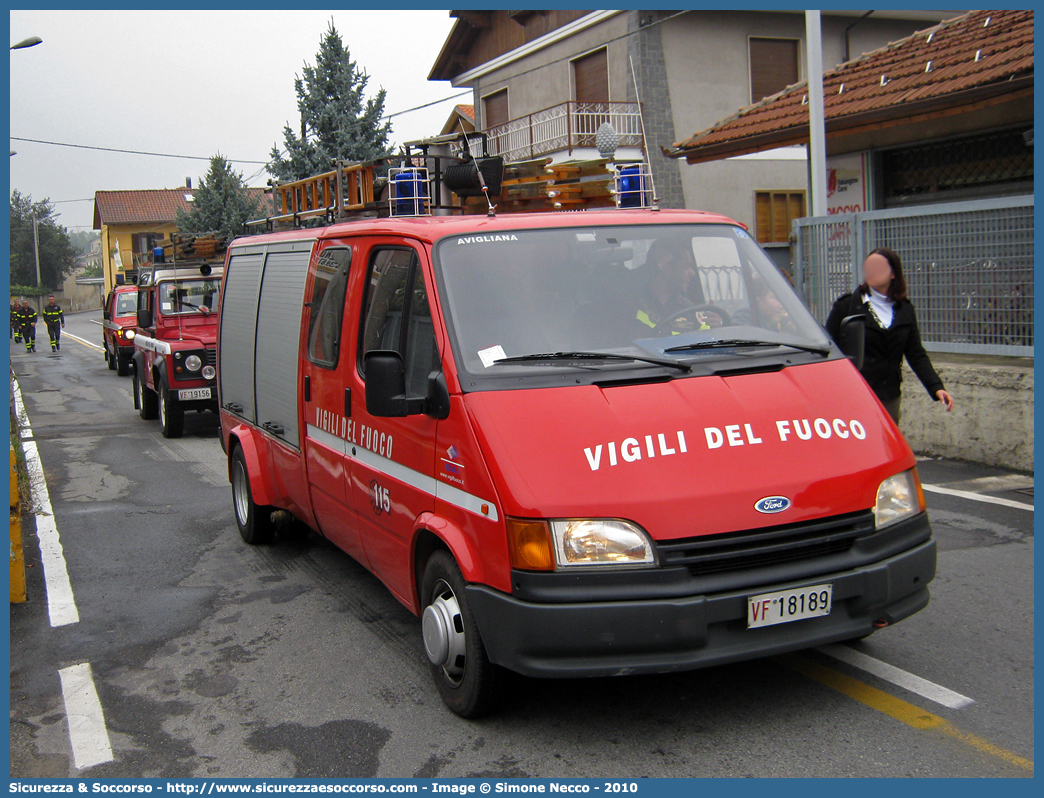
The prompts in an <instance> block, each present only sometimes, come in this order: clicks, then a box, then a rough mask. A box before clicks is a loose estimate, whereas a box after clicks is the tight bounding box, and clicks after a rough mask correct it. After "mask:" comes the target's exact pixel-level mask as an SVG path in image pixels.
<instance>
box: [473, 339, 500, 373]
mask: <svg viewBox="0 0 1044 798" xmlns="http://www.w3.org/2000/svg"><path fill="white" fill-rule="evenodd" d="M478 356H479V360H481V361H482V365H483V366H485V367H486V368H487V369H488V368H489V367H490V366H492V365H493V364H494V363H496V362H497V361H498V360H500V359H501V358H505V357H507V353H506V352H505V351H504V347H502V346H501V345H500V344H497V345H496V346H491V347H490V348H489V349H480V350H479V351H478Z"/></svg>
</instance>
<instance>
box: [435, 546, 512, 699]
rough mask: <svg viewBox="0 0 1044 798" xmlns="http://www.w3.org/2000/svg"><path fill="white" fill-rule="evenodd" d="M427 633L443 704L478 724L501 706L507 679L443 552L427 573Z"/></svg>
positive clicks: (459, 578)
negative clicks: (491, 658) (492, 659)
mask: <svg viewBox="0 0 1044 798" xmlns="http://www.w3.org/2000/svg"><path fill="white" fill-rule="evenodd" d="M421 596H422V600H423V604H424V611H423V612H422V614H421V629H422V633H423V635H424V651H425V653H426V654H427V655H428V661H429V662H430V664H431V675H432V677H433V678H434V679H435V685H436V687H438V689H439V695H440V696H442V700H443V702H444V703H445V704H446V706H447V707H449V708H450V709H451V710H453V712H455V713H456V714H458V715H460V716H461V717H462V718H477V717H480V716H482V715H485V714H488V713H489V712H491V711H492V710H494V709H495V708H496V706H497V704H498V703H499V699H500V693H501V685H502V682H503V677H504V673H503V671H502V669H501V668H500V667H499V666H497V665H494V664H493V663H492V662H490V661H489V657H487V656H486V649H485V647H484V646H483V644H482V638H481V636H480V635H479V630H478V626H477V625H476V624H475V619H474V618H473V617H472V615H471V609H470V607H469V606H468V599H467V596H466V595H465V593H464V577H463V576H462V575H461V573H460V568H458V567H457V563H456V561H454V559H453V557H452V555H450V553H449V552H448V551H445V550H439V551H436V552H435V553H433V554H432V555H431V558H430V559H429V560H428V563H427V565H426V566H425V568H424V578H423V580H422V586H421Z"/></svg>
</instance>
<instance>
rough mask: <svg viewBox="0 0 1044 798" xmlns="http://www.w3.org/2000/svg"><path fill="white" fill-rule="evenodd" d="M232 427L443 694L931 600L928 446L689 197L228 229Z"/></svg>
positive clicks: (657, 664)
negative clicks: (383, 603) (380, 591)
mask: <svg viewBox="0 0 1044 798" xmlns="http://www.w3.org/2000/svg"><path fill="white" fill-rule="evenodd" d="M224 274H225V276H224V283H223V286H222V299H221V304H220V306H221V315H220V329H219V338H218V396H219V401H220V415H221V441H222V445H223V448H224V450H225V452H226V453H227V455H228V463H229V478H230V481H231V483H232V492H233V503H234V511H235V516H236V521H237V524H238V526H239V530H240V532H241V534H242V536H243V538H244V539H245V540H246V541H247V542H248V543H261V542H264V541H267V540H269V539H270V538H271V537H272V535H273V529H274V521H273V518H272V515H273V512H274V511H275V510H285V511H289V512H290V513H292V514H293V515H294V516H295V517H296V518H297V519H298V520H300V521H301V522H303V523H304V524H306V525H308V526H309V527H311V528H312V529H314V530H316V531H318V532H319V533H321V534H322V535H323V536H325V537H326V538H328V539H329V540H331V541H332V542H333V543H334V544H336V545H337V546H339V547H340V548H341V549H343V550H344V551H345V552H347V553H348V554H350V555H351V556H352V557H354V558H355V559H357V560H358V561H359V562H360V563H362V564H363V565H364V566H366V567H367V568H369V569H370V570H371V571H372V572H373V573H374V574H376V575H377V577H378V578H379V579H380V580H381V581H382V582H383V583H384V584H385V585H386V586H387V587H388V589H389V590H390V591H391V592H392V593H393V594H394V595H395V597H396V598H398V600H399V601H401V602H402V603H403V604H404V605H405V606H406V607H408V608H409V609H410V610H411V611H412V612H414V613H416V614H418V615H419V616H420V617H421V618H422V623H421V630H422V634H423V640H424V647H425V650H426V652H427V656H428V658H429V659H430V661H431V669H432V673H433V676H434V679H435V682H436V684H437V686H438V689H439V692H440V694H441V695H442V698H443V700H444V701H445V703H446V704H447V705H448V706H449V707H450V708H451V709H452V710H453V711H454V712H456V713H458V714H460V715H463V716H465V717H474V716H477V715H479V714H482V713H483V712H487V711H489V710H490V709H491V708H492V707H493V706H494V705H495V702H496V696H497V693H498V689H499V684H500V679H501V676H502V674H503V671H502V669H510V670H513V671H517V672H519V673H522V674H526V675H529V676H537V677H553V676H569V677H575V676H608V675H615V674H634V673H649V672H663V671H674V670H684V669H693V668H699V667H705V666H709V665H718V664H721V663H728V662H733V661H737V660H743V659H748V658H753V657H761V656H765V655H774V654H779V653H782V652H787V651H793V650H796V649H803V648H807V647H811V646H818V645H822V644H825V643H830V642H836V641H843V640H850V639H854V638H859V637H864V636H866V635H868V634H870V633H872V632H873V631H874V630H875V629H879V628H881V627H884V626H887V625H888V624H891V623H895V622H897V621H900V620H902V619H903V618H906V617H907V616H909V615H911V614H912V613H914V612H917V611H918V610H920V609H921V608H923V607H924V606H925V605H926V604H927V603H928V583H929V582H930V581H931V580H932V578H933V577H934V575H935V562H936V550H935V543H934V541H933V540H932V534H931V529H930V526H929V522H928V518H927V516H926V514H925V505H924V498H923V494H922V491H921V487H920V482H919V479H918V476H917V470H916V468H915V459H914V456H913V454H912V452H911V451H910V448H909V446H908V445H907V444H906V442H905V440H904V439H903V436H902V435H901V434H900V432H899V430H898V429H897V428H896V426H895V425H894V424H893V423H892V421H891V420H890V418H889V416H888V414H887V413H886V412H885V411H884V409H883V408H882V406H881V404H880V403H879V402H878V401H877V399H876V398H875V396H874V394H873V393H872V392H871V391H870V389H869V388H868V387H867V385H866V383H865V382H864V380H863V379H862V378H861V377H860V375H859V373H858V371H857V370H856V369H855V367H854V366H853V364H852V362H851V361H850V359H849V358H848V357H846V355H845V354H844V353H842V352H841V350H840V349H839V348H838V346H837V345H836V344H835V343H834V342H833V341H832V340H831V339H830V338H829V336H828V335H827V334H826V332H824V330H823V328H822V327H821V326H820V325H819V324H818V323H817V322H816V321H815V320H814V319H813V317H812V316H811V315H810V314H809V312H808V310H807V309H806V308H805V307H804V306H803V304H802V302H801V301H800V300H799V298H798V297H797V296H796V294H795V293H794V291H793V289H792V288H791V286H790V285H789V284H788V282H787V281H786V280H785V279H784V278H783V277H782V276H781V275H780V274H779V272H778V271H777V270H776V268H775V267H774V266H773V265H772V263H771V261H770V260H769V258H768V257H767V256H766V254H765V253H764V252H763V251H762V250H761V249H760V247H759V246H758V245H757V244H756V243H755V242H754V241H753V240H752V239H751V237H750V235H749V234H748V233H747V232H746V230H745V229H744V228H743V227H742V226H741V225H738V224H736V223H735V222H733V221H731V220H729V219H727V218H724V217H722V216H717V215H712V214H707V213H701V212H696V211H669V210H663V211H658V210H649V209H639V210H606V211H588V212H584V213H569V214H555V213H533V214H514V215H502V216H499V217H496V218H493V217H489V218H487V217H484V216H460V217H437V216H436V217H428V218H385V219H378V218H371V219H361V220H358V221H351V222H345V223H340V224H333V225H331V226H328V227H324V228H320V229H311V230H295V231H286V232H276V233H268V234H262V235H257V236H252V237H244V238H240V239H237V240H236V241H235V242H233V244H232V245H231V246H230V247H229V249H228V252H227V258H226V264H225V273H224Z"/></svg>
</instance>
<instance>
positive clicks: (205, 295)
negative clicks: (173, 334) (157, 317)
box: [159, 277, 221, 316]
mask: <svg viewBox="0 0 1044 798" xmlns="http://www.w3.org/2000/svg"><path fill="white" fill-rule="evenodd" d="M220 291H221V278H220V277H217V278H215V277H208V278H207V279H205V280H179V281H178V282H176V283H172V282H165V283H160V286H159V302H160V313H162V314H163V315H164V316H173V315H175V314H191V313H214V312H216V311H217V302H218V294H219V293H220Z"/></svg>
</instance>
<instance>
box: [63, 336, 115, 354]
mask: <svg viewBox="0 0 1044 798" xmlns="http://www.w3.org/2000/svg"><path fill="white" fill-rule="evenodd" d="M63 335H65V336H66V337H68V338H72V339H73V340H74V341H79V342H80V343H81V344H83V345H84V346H89V347H90V348H91V349H97V350H98V351H99V352H104V351H105V350H104V349H103V348H102V347H100V346H98V345H97V344H92V343H91V342H90V341H88V340H86V339H84V338H81V337H80V336H78V335H73V334H72V333H71V332H67V333H63Z"/></svg>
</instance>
